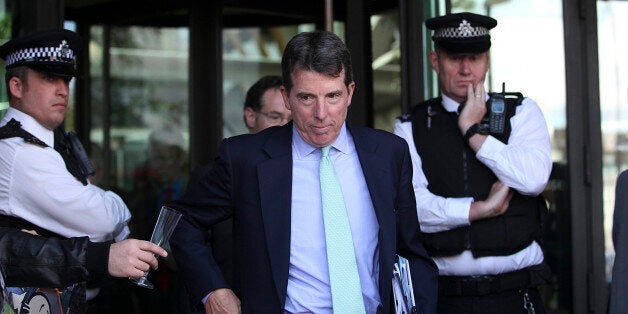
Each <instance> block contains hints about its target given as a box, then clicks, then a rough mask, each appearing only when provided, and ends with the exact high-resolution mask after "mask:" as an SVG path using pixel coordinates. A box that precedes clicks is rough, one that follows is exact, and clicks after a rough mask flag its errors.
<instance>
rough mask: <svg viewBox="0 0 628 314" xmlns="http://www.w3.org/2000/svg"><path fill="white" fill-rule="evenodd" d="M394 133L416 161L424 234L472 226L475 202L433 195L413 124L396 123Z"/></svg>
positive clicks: (419, 213) (415, 185)
mask: <svg viewBox="0 0 628 314" xmlns="http://www.w3.org/2000/svg"><path fill="white" fill-rule="evenodd" d="M394 133H395V134H397V135H398V136H400V137H402V138H403V139H405V140H406V142H407V143H408V146H409V148H410V157H411V159H412V170H413V175H412V187H413V188H414V193H415V196H416V208H417V216H418V219H419V223H420V225H421V230H422V231H423V232H428V233H433V232H440V231H445V230H449V229H453V228H456V227H460V226H464V225H468V224H469V209H470V208H471V203H472V202H473V199H472V198H469V197H465V198H445V197H441V196H438V195H435V194H432V193H431V192H430V191H429V189H428V188H427V186H428V182H427V178H426V177H425V173H424V172H423V168H422V163H421V157H420V156H419V154H418V153H417V150H416V146H415V144H414V139H413V137H412V123H411V122H402V121H400V120H397V121H396V122H395V130H394Z"/></svg>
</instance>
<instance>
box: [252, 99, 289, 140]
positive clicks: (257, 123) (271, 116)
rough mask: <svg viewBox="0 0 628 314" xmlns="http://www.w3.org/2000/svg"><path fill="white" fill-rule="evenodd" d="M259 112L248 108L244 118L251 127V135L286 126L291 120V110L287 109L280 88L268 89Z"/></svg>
mask: <svg viewBox="0 0 628 314" xmlns="http://www.w3.org/2000/svg"><path fill="white" fill-rule="evenodd" d="M260 104H261V109H260V111H259V112H256V111H255V110H253V109H251V108H250V107H246V108H245V109H244V117H245V119H246V124H247V126H248V127H249V133H251V134H253V133H257V132H259V131H261V130H263V129H265V128H269V127H271V126H275V125H284V124H286V123H288V121H290V119H291V113H290V110H288V109H287V108H286V106H285V105H284V103H283V98H282V97H281V91H280V90H279V88H270V89H267V90H266V91H265V92H264V94H262V99H261V101H260Z"/></svg>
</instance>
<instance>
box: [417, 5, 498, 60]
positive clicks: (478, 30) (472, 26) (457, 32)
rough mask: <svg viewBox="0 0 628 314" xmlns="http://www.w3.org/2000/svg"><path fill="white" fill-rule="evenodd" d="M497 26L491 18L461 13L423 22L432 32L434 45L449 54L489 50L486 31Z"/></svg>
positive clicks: (489, 42)
mask: <svg viewBox="0 0 628 314" xmlns="http://www.w3.org/2000/svg"><path fill="white" fill-rule="evenodd" d="M496 25H497V21H496V20H495V19H493V18H491V17H488V16H484V15H479V14H474V13H469V12H463V13H455V14H447V15H443V16H438V17H434V18H431V19H428V20H427V21H425V26H426V27H427V28H428V29H431V30H434V35H433V36H432V40H433V41H434V43H435V45H436V46H437V47H439V48H441V49H443V50H445V51H447V52H450V53H481V52H485V51H488V49H489V48H491V36H490V35H489V33H488V31H489V30H490V29H492V28H493V27H495V26H496Z"/></svg>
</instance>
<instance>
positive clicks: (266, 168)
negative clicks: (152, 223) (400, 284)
mask: <svg viewBox="0 0 628 314" xmlns="http://www.w3.org/2000/svg"><path fill="white" fill-rule="evenodd" d="M281 65H282V74H283V80H284V85H283V86H282V88H281V92H282V95H283V99H284V102H285V105H286V107H287V108H288V109H289V110H291V112H292V119H293V122H291V123H288V124H286V125H284V126H278V127H271V128H268V129H266V130H264V131H262V132H260V133H257V134H253V135H249V134H247V135H241V136H236V137H232V138H229V139H226V140H224V141H223V142H222V144H221V145H220V149H219V152H218V156H217V157H216V158H215V160H214V162H213V167H212V169H211V170H210V171H209V172H208V173H207V174H206V175H205V176H204V177H203V178H202V179H201V180H199V181H198V182H197V183H196V184H194V185H192V186H190V187H188V190H187V191H186V193H185V194H184V195H183V196H182V198H181V199H180V200H178V201H175V202H174V203H173V204H171V206H172V207H174V208H176V209H178V210H180V211H181V212H182V213H183V219H182V220H181V221H180V222H179V224H178V226H177V228H176V230H175V232H174V235H173V236H172V239H171V245H172V248H173V252H174V256H175V259H176V261H177V264H178V266H179V269H180V273H181V274H182V276H183V279H184V282H185V286H186V289H187V290H188V293H189V294H190V298H191V301H192V303H193V304H199V305H200V304H204V306H205V311H206V312H207V313H238V312H240V311H242V312H244V313H332V312H333V311H334V309H333V305H332V295H331V288H330V279H329V269H330V267H329V266H328V261H327V253H326V240H325V228H324V221H323V212H322V211H323V209H322V202H321V186H320V180H319V163H320V160H321V154H322V153H321V151H322V150H321V148H322V147H328V146H331V149H330V152H329V156H330V157H329V158H330V159H331V161H332V164H333V167H334V169H335V173H336V177H337V178H338V181H339V184H340V186H341V189H342V195H343V196H344V204H345V207H346V215H347V216H348V220H349V225H350V227H351V228H350V229H351V230H350V232H351V237H352V239H353V247H348V248H347V250H354V252H355V260H356V264H357V272H358V274H359V283H360V289H361V290H360V291H361V292H362V300H360V301H363V302H364V307H363V308H364V310H363V311H365V312H366V313H389V312H390V310H391V308H392V306H391V291H392V290H391V286H392V268H393V261H394V258H395V253H398V254H400V255H402V256H404V257H406V258H407V259H408V260H409V262H410V265H411V268H412V276H413V281H414V285H413V287H414V295H415V299H416V302H417V307H418V310H419V312H420V313H433V312H435V305H436V295H437V286H436V285H437V269H436V268H435V266H434V264H433V263H432V261H431V260H430V259H429V257H428V256H427V254H426V252H425V250H424V248H423V245H422V239H421V238H420V227H419V225H418V223H417V221H418V220H417V215H416V206H415V198H414V192H413V189H412V164H411V160H410V154H409V150H408V146H407V144H406V142H405V141H404V140H403V139H401V138H399V137H397V136H395V135H393V134H391V133H387V132H384V131H377V130H373V129H370V128H365V127H359V126H350V125H348V124H347V123H345V119H346V116H347V110H348V107H349V105H350V104H351V97H352V95H353V90H354V88H355V83H354V82H353V74H352V66H351V58H350V55H349V51H348V50H347V48H346V46H345V45H344V43H343V42H342V41H341V40H340V39H339V38H338V37H337V36H336V35H334V34H333V33H331V32H323V31H314V32H309V33H301V34H299V35H297V36H295V37H294V38H293V39H292V40H291V41H290V42H289V43H288V45H287V47H286V49H285V52H284V55H283V59H282V62H281ZM228 217H233V218H234V231H233V234H234V248H233V252H234V260H235V265H234V270H235V272H234V283H233V286H232V287H230V286H228V285H227V283H226V282H225V280H224V277H223V275H222V274H221V272H220V270H219V268H218V266H217V265H216V263H215V260H214V259H213V257H212V252H211V249H210V248H209V247H208V246H207V245H206V244H205V243H204V239H205V235H206V231H207V229H208V228H209V227H210V226H212V225H213V224H215V223H217V222H220V221H222V220H224V219H227V218H228ZM332 269H333V267H332ZM334 302H335V301H334ZM336 312H339V310H337V311H336Z"/></svg>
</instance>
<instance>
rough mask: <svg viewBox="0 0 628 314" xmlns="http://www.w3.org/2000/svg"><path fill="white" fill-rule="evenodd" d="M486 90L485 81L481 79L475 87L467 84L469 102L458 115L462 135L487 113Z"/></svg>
mask: <svg viewBox="0 0 628 314" xmlns="http://www.w3.org/2000/svg"><path fill="white" fill-rule="evenodd" d="M485 98H486V91H485V90H484V82H483V81H481V82H479V83H478V85H477V86H476V87H475V90H474V89H473V86H471V84H469V85H468V86H467V102H466V103H465V105H464V108H463V109H462V112H460V116H459V117H458V127H459V128H460V132H462V135H465V133H467V130H468V129H469V128H470V127H471V126H472V125H474V124H476V123H479V122H480V121H482V118H483V117H484V115H486V99H485Z"/></svg>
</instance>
